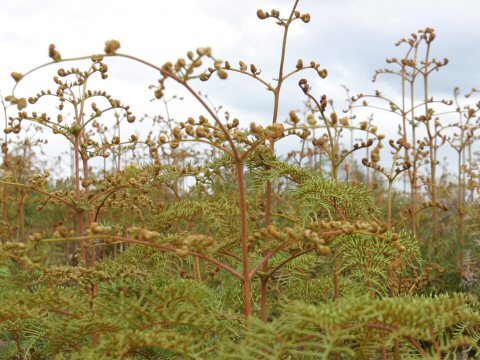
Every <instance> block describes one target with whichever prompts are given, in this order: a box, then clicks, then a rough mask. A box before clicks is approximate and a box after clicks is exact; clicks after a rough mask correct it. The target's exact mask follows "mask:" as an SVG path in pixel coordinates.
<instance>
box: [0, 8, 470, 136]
mask: <svg viewBox="0 0 480 360" xmlns="http://www.w3.org/2000/svg"><path fill="white" fill-rule="evenodd" d="M292 3H293V1H290V0H289V1H286V0H276V1H253V0H175V1H173V0H169V1H166V0H156V1H152V0H149V1H147V0H136V1H132V0H115V1H112V0H110V1H105V0H77V1H71V0H70V1H69V0H62V1H60V0H42V1H36V0H15V1H5V0H4V1H2V3H1V7H0V24H1V25H0V49H1V53H2V56H1V58H0V91H1V93H2V95H4V96H5V95H8V94H9V92H10V91H11V87H12V85H13V80H12V79H11V78H10V72H11V71H18V72H25V71H27V70H28V69H30V68H32V67H34V66H36V65H39V64H41V63H44V62H48V61H49V58H48V56H47V55H48V45H49V44H50V43H54V44H56V46H57V48H58V50H59V51H60V52H61V54H62V56H63V57H72V56H79V55H85V54H91V53H98V52H101V51H103V47H104V42H105V40H108V39H118V40H119V41H120V42H121V44H122V48H121V52H123V53H128V54H134V55H136V56H138V57H141V58H144V59H146V60H149V61H150V62H153V63H156V64H159V65H161V64H163V63H164V62H165V61H168V60H173V61H174V60H176V59H177V58H178V57H180V56H185V53H186V52H187V51H188V50H194V49H196V48H197V47H199V46H211V47H212V49H213V51H214V55H215V56H216V57H217V58H221V59H225V60H230V62H231V63H235V64H236V63H237V62H238V60H244V61H245V62H247V63H252V62H253V63H255V64H256V65H257V67H258V68H259V69H262V75H263V76H264V77H266V78H267V79H271V78H272V77H274V76H275V75H276V73H277V71H278V70H277V68H278V61H279V52H280V42H281V35H282V29H281V28H280V27H278V26H276V25H275V24H274V22H273V21H271V20H265V21H260V20H258V19H257V17H256V11H257V9H258V8H259V7H260V8H262V9H264V10H270V9H272V8H275V9H279V10H280V11H281V13H282V14H284V15H285V16H287V13H288V9H289V7H290V6H291V4H292ZM298 9H299V10H300V11H301V12H302V13H303V12H309V13H310V14H311V16H312V20H311V22H310V23H309V24H303V23H302V22H296V23H295V24H294V25H293V26H292V29H291V33H290V38H289V45H288V48H287V51H288V56H287V64H286V66H287V68H293V67H294V65H295V63H296V60H297V59H298V58H303V59H305V60H306V61H309V60H311V59H315V60H316V61H317V62H319V63H320V64H321V66H322V67H325V68H327V69H328V70H329V77H328V78H327V79H325V80H321V81H315V82H313V83H312V84H313V85H314V89H313V93H315V94H318V95H321V94H323V93H326V94H327V95H328V96H330V97H332V98H334V99H336V101H337V102H339V103H342V101H343V99H344V98H345V94H344V92H343V89H342V88H341V85H342V84H345V85H347V86H348V87H350V88H351V90H352V93H358V92H365V93H366V92H369V91H372V90H373V89H375V88H380V89H382V90H383V91H384V92H386V93H389V94H392V96H395V94H398V91H399V88H398V86H397V83H395V82H393V81H387V78H385V80H382V81H380V82H378V83H376V84H372V83H371V78H372V75H373V72H374V70H375V69H377V68H380V67H384V66H386V64H385V58H386V57H395V56H396V57H401V56H402V54H403V50H402V49H399V48H397V47H395V46H394V44H395V42H396V41H397V40H399V39H400V38H402V37H406V36H408V35H409V34H410V33H412V32H416V31H417V30H418V29H423V28H425V27H427V26H428V27H433V28H434V29H435V30H436V33H437V39H436V40H435V42H434V45H433V56H434V57H437V58H439V59H443V58H444V57H448V58H449V60H450V63H449V65H448V66H447V67H446V68H444V69H443V70H442V71H441V72H439V73H438V74H434V77H433V79H432V93H433V94H435V95H437V96H438V97H444V96H451V94H452V91H453V88H454V87H455V86H459V87H460V88H461V90H463V91H469V90H470V89H471V88H472V87H480V67H479V59H480V26H479V25H478V16H479V14H480V1H477V0H456V1H451V0H402V1H392V0H301V1H300V5H299V7H298ZM108 63H109V65H110V69H111V75H110V78H109V80H108V84H109V85H104V84H107V83H103V84H102V87H104V88H109V89H110V92H111V93H112V95H114V96H116V97H118V98H120V99H122V100H123V101H124V102H126V103H131V104H132V107H133V110H134V112H135V113H136V114H137V115H139V116H140V115H142V114H144V113H146V112H148V113H150V114H152V113H155V112H158V113H159V112H161V111H162V107H161V104H159V103H150V101H149V99H150V97H151V91H150V90H148V89H147V87H148V85H149V84H152V83H155V81H156V79H157V74H156V73H155V72H154V71H152V70H149V69H145V68H143V67H142V66H140V65H138V64H133V63H131V62H129V61H128V60H123V59H108ZM75 66H80V64H77V65H75ZM55 70H56V68H55V67H53V66H52V67H50V68H46V69H44V70H42V71H40V72H39V73H38V74H36V75H35V76H32V77H30V78H27V79H25V82H24V83H23V82H22V84H21V86H20V87H19V89H18V91H19V92H18V95H20V96H27V97H28V96H30V95H31V94H32V93H35V92H36V91H37V90H39V89H41V88H47V87H48V86H47V85H48V84H49V83H48V81H49V80H48V79H49V78H51V77H52V76H53V75H54V73H55ZM298 79H299V78H294V79H292V81H291V82H290V83H289V84H288V85H287V86H286V87H285V92H284V95H283V98H282V100H283V106H282V107H281V110H282V113H281V115H280V116H281V118H282V117H285V116H286V114H287V113H288V111H289V110H290V109H300V108H302V101H303V100H304V97H303V95H302V94H301V92H300V90H299V89H298V85H297V83H298ZM170 84H171V83H170ZM198 88H199V89H202V90H203V91H205V92H207V93H208V95H209V98H210V99H212V101H213V102H214V103H215V104H216V105H224V107H225V109H228V110H230V111H231V112H232V114H233V115H235V116H238V117H239V118H240V120H241V121H244V123H245V124H249V123H250V122H251V121H261V120H262V119H266V120H268V119H270V118H271V115H270V114H271V109H272V98H271V94H270V93H267V92H266V91H265V90H264V88H262V86H259V85H258V84H257V83H255V82H252V81H249V80H246V79H245V80H242V79H239V78H238V77H236V76H231V77H230V78H229V79H228V80H227V81H224V82H222V81H220V80H218V79H217V78H216V77H215V78H212V80H211V81H210V82H209V83H208V84H198ZM167 89H168V84H167ZM178 92H179V94H180V95H183V93H182V92H181V91H180V90H177V89H176V88H172V92H171V93H170V94H171V95H173V94H174V93H178ZM188 109H189V107H188V106H185V104H183V105H182V106H178V107H176V108H175V107H174V109H173V110H175V111H174V116H176V117H177V118H178V120H182V119H183V117H184V116H187V115H189V113H188ZM175 114H177V115H175ZM381 116H382V115H381V114H379V115H378V117H377V120H378V121H379V122H381ZM380 127H382V126H380Z"/></svg>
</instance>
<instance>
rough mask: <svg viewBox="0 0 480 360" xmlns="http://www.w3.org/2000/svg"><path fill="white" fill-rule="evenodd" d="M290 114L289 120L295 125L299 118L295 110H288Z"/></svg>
mask: <svg viewBox="0 0 480 360" xmlns="http://www.w3.org/2000/svg"><path fill="white" fill-rule="evenodd" d="M289 116H290V121H291V122H292V124H293V125H294V126H297V124H298V123H299V122H300V118H299V117H298V115H297V113H296V112H295V111H293V110H292V111H290V113H289Z"/></svg>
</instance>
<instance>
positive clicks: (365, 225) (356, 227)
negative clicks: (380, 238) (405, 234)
mask: <svg viewBox="0 0 480 360" xmlns="http://www.w3.org/2000/svg"><path fill="white" fill-rule="evenodd" d="M317 226H318V229H319V230H318V231H319V232H320V235H322V232H324V231H341V232H342V233H344V234H345V235H351V234H353V233H355V232H356V231H366V232H369V233H372V234H383V233H385V232H387V231H388V225H387V224H383V223H382V224H379V223H378V222H376V221H371V222H367V221H356V222H353V223H352V222H349V221H335V220H332V221H324V220H320V221H319V222H318V223H317Z"/></svg>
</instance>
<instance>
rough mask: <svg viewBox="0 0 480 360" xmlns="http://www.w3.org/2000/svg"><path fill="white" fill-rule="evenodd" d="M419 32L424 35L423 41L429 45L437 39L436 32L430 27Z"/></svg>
mask: <svg viewBox="0 0 480 360" xmlns="http://www.w3.org/2000/svg"><path fill="white" fill-rule="evenodd" d="M418 32H419V33H420V34H422V39H425V42H426V43H427V44H430V43H431V42H432V41H433V40H435V38H436V37H437V35H436V34H435V30H434V29H432V28H430V27H427V28H425V29H424V30H418Z"/></svg>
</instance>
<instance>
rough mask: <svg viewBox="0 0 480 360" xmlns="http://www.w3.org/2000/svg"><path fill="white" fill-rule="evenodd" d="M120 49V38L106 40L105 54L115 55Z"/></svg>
mask: <svg viewBox="0 0 480 360" xmlns="http://www.w3.org/2000/svg"><path fill="white" fill-rule="evenodd" d="M118 49H120V42H119V41H118V40H107V41H105V54H108V55H115V53H116V52H117V50H118Z"/></svg>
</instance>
